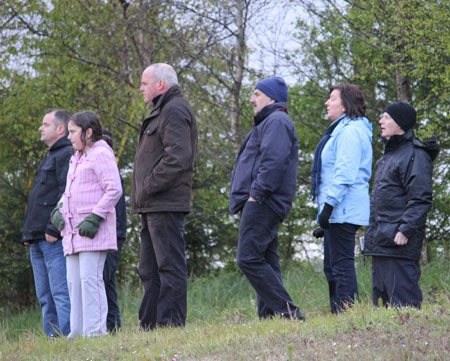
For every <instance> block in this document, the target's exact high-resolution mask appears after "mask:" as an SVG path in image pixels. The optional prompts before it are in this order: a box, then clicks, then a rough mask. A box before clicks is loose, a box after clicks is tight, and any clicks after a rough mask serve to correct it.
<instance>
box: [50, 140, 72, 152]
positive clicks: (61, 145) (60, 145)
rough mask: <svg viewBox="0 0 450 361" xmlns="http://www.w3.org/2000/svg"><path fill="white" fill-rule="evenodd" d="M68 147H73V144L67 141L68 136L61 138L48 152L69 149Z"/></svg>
mask: <svg viewBox="0 0 450 361" xmlns="http://www.w3.org/2000/svg"><path fill="white" fill-rule="evenodd" d="M68 145H70V146H72V143H71V142H70V140H69V139H67V136H64V137H62V138H59V139H58V140H57V141H56V142H55V143H54V144H53V145H52V146H51V147H50V148H48V150H49V152H53V151H55V150H57V149H59V148H64V147H67V146H68Z"/></svg>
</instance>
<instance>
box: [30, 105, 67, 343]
mask: <svg viewBox="0 0 450 361" xmlns="http://www.w3.org/2000/svg"><path fill="white" fill-rule="evenodd" d="M70 116H71V114H70V113H69V112H68V111H67V110H50V111H48V112H47V114H46V115H45V116H44V119H43V120H42V125H41V127H40V128H39V131H40V132H41V141H42V142H44V143H45V144H47V146H48V150H47V153H46V154H45V156H44V159H43V160H42V163H41V164H40V166H39V168H38V170H37V172H36V175H35V177H34V183H33V188H32V189H31V192H30V197H29V199H28V206H27V212H26V215H25V223H24V227H23V236H22V243H23V244H24V245H25V246H27V247H30V258H31V264H32V266H33V274H34V283H35V287H36V294H37V297H38V299H39V304H40V306H41V309H42V318H43V328H44V331H45V334H46V335H47V336H49V337H54V336H57V335H58V334H63V335H68V334H69V332H70V300H69V292H68V289H67V279H66V259H65V257H64V252H63V247H62V241H61V236H60V234H59V231H58V230H57V229H56V227H55V226H54V225H53V224H52V223H51V222H50V215H51V212H52V210H53V208H55V206H56V203H57V202H58V200H59V199H60V198H61V195H62V194H63V193H64V189H65V187H66V177H67V171H68V169H69V160H70V157H71V156H72V144H71V143H70V141H69V140H68V139H67V136H66V135H67V123H68V121H69V118H70Z"/></svg>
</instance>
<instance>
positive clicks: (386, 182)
mask: <svg viewBox="0 0 450 361" xmlns="http://www.w3.org/2000/svg"><path fill="white" fill-rule="evenodd" d="M438 152H439V148H438V145H437V143H436V142H435V141H428V142H421V141H420V140H418V139H417V138H414V136H413V131H412V130H409V131H408V132H407V133H405V134H404V135H394V136H393V137H391V138H390V139H389V141H387V144H386V149H385V153H384V155H383V157H382V158H381V159H380V160H379V161H378V162H377V165H376V172H375V182H374V184H373V189H372V196H371V198H370V225H369V227H367V229H366V234H365V243H366V247H365V248H366V249H365V250H364V254H365V255H367V256H384V257H395V258H406V259H412V260H419V258H420V252H421V249H422V241H423V238H424V236H425V221H426V218H427V212H428V211H429V210H430V208H431V204H432V173H433V165H432V162H433V160H434V159H435V158H436V156H437V154H438ZM397 232H402V233H403V234H404V235H405V236H406V237H407V238H408V243H407V244H406V245H403V246H398V245H396V244H395V243H394V238H395V236H396V234H397Z"/></svg>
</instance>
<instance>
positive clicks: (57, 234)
mask: <svg viewBox="0 0 450 361" xmlns="http://www.w3.org/2000/svg"><path fill="white" fill-rule="evenodd" d="M45 233H46V234H48V235H49V236H52V237H55V238H58V239H61V235H60V233H59V232H58V231H54V230H53V229H51V228H50V227H47V228H46V230H45Z"/></svg>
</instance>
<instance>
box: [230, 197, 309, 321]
mask: <svg viewBox="0 0 450 361" xmlns="http://www.w3.org/2000/svg"><path fill="white" fill-rule="evenodd" d="M281 221H282V220H281V219H280V218H279V217H278V216H277V215H276V214H275V213H274V212H273V211H272V209H271V208H270V207H269V206H267V205H266V204H264V203H263V204H259V203H257V202H247V203H246V204H245V206H244V208H243V210H242V217H241V224H240V227H239V243H238V250H237V256H236V261H237V264H238V266H239V268H240V269H241V270H242V272H244V274H245V276H246V277H247V278H248V280H249V281H250V283H251V285H252V286H253V288H254V289H255V290H256V294H257V305H258V316H259V317H260V318H266V317H271V316H273V315H279V316H282V317H292V318H296V319H303V316H302V314H301V313H300V309H299V308H298V307H297V306H295V305H294V302H293V301H292V299H291V297H290V296H289V294H288V293H287V291H286V289H285V288H284V286H283V282H282V280H281V269H280V261H279V257H278V238H277V233H278V228H279V226H280V223H281Z"/></svg>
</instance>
